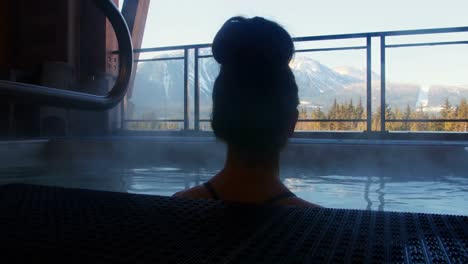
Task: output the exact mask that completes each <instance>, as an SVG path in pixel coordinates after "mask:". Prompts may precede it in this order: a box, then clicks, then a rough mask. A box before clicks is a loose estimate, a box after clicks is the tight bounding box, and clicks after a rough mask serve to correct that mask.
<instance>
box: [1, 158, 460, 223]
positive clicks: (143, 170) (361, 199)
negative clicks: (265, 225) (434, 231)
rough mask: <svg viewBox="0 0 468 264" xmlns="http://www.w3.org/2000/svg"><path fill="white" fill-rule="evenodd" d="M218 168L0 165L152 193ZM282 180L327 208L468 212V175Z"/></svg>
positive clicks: (8, 171) (302, 172) (12, 178)
mask: <svg viewBox="0 0 468 264" xmlns="http://www.w3.org/2000/svg"><path fill="white" fill-rule="evenodd" d="M219 169H220V168H193V167H192V168H183V167H163V166H160V167H158V166H139V167H132V166H116V165H115V164H108V163H98V162H96V163H95V164H92V166H89V164H87V165H86V166H85V165H80V164H68V165H67V164H61V165H59V166H38V165H35V166H24V167H10V168H3V169H0V184H7V183H29V184H41V185H54V186H63V187H73V188H85V189H95V190H108V191H117V192H129V193H140V194H151V195H172V194H173V193H175V192H177V191H180V190H183V189H186V188H190V187H192V186H195V185H198V184H201V183H203V182H205V181H207V180H208V179H210V177H212V176H213V175H214V174H216V172H217V171H218V170H219ZM281 175H282V180H283V182H284V183H285V184H286V185H287V186H288V187H289V188H290V189H291V190H292V191H293V192H294V193H295V194H296V195H297V196H299V197H301V198H303V199H305V200H307V201H311V202H313V203H316V204H320V205H322V206H325V207H331V208H348V209H370V210H384V211H399V212H402V211H403V212H421V213H439V214H455V215H468V206H467V204H468V176H459V175H450V174H449V175H440V176H439V177H434V176H431V177H425V178H424V177H414V175H407V177H405V175H399V176H395V177H392V176H387V175H385V176H382V175H377V174H376V175H367V176H356V175H327V174H320V172H318V171H313V170H310V169H298V168H287V167H286V168H283V169H282V171H281Z"/></svg>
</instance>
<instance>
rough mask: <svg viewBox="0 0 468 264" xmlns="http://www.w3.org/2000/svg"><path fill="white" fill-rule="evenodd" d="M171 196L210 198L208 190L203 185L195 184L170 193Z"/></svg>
mask: <svg viewBox="0 0 468 264" xmlns="http://www.w3.org/2000/svg"><path fill="white" fill-rule="evenodd" d="M172 196H173V197H184V198H193V199H211V196H210V194H209V193H208V191H207V190H206V189H205V187H203V185H197V186H195V187H192V188H190V189H187V190H182V191H179V192H176V193H174V194H173V195H172Z"/></svg>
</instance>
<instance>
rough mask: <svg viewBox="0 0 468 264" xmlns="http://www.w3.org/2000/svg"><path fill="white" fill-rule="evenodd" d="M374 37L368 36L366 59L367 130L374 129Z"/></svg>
mask: <svg viewBox="0 0 468 264" xmlns="http://www.w3.org/2000/svg"><path fill="white" fill-rule="evenodd" d="M371 48H372V38H371V37H370V36H367V38H366V59H367V66H366V67H367V106H366V107H367V118H366V120H367V132H370V131H372V61H371V59H372V57H371V56H372V49H371Z"/></svg>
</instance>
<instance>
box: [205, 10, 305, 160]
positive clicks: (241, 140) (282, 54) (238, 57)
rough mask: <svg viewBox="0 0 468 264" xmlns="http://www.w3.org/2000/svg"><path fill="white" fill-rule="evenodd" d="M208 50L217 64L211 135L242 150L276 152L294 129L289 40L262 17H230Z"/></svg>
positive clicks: (294, 99)
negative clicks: (218, 67) (210, 49)
mask: <svg viewBox="0 0 468 264" xmlns="http://www.w3.org/2000/svg"><path fill="white" fill-rule="evenodd" d="M212 50H213V56H214V58H215V59H216V61H217V62H218V63H219V64H220V65H221V69H220V73H219V75H218V77H217V79H216V81H215V85H214V88H213V114H212V123H211V124H212V127H213V131H214V133H215V135H216V136H217V137H218V138H220V139H222V140H224V141H225V142H226V143H227V144H228V145H229V146H230V147H232V148H236V149H239V150H242V151H249V152H278V151H280V150H281V149H282V147H283V146H284V145H285V144H286V142H287V139H288V137H289V136H290V135H291V133H292V131H293V130H294V126H295V124H296V121H297V105H298V104H299V98H298V89H297V85H296V81H295V79H294V75H293V73H292V71H291V69H290V68H289V62H290V61H291V59H292V57H293V54H294V44H293V41H292V39H291V36H290V35H289V34H288V32H287V31H286V30H285V29H283V28H282V27H281V26H279V25H278V24H276V23H274V22H272V21H269V20H266V19H264V18H261V17H254V18H251V19H247V18H243V17H233V18H230V19H229V20H228V21H227V22H226V23H225V24H224V25H223V27H222V28H221V29H220V30H219V32H218V33H217V35H216V37H215V39H214V41H213V47H212Z"/></svg>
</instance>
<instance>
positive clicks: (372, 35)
mask: <svg viewBox="0 0 468 264" xmlns="http://www.w3.org/2000/svg"><path fill="white" fill-rule="evenodd" d="M457 32H468V27H452V28H433V29H416V30H401V31H383V32H368V33H355V34H338V35H324V36H308V37H298V38H294V39H293V40H294V42H296V43H298V42H310V41H323V40H343V39H364V40H365V41H366V45H365V46H344V47H332V48H317V49H298V50H296V52H297V53H305V52H326V51H338V50H365V51H366V68H367V70H366V97H367V98H366V119H300V120H299V122H366V131H364V133H365V134H369V133H377V134H385V133H387V132H388V131H387V130H386V123H387V122H404V123H410V122H468V119H387V118H386V116H385V113H386V111H385V110H386V107H385V105H386V50H387V49H388V48H405V47H419V46H443V45H467V44H468V41H443V42H419V43H401V44H386V40H387V38H388V37H394V36H409V35H427V34H444V33H457ZM376 39H378V40H380V75H381V76H380V77H381V80H380V84H381V92H380V106H381V108H380V109H381V113H380V130H378V131H372V41H373V40H376ZM210 47H211V45H210V44H195V45H182V46H168V47H159V48H143V49H136V50H134V52H135V53H146V52H159V51H174V50H182V51H183V52H184V56H176V57H163V58H153V59H142V60H138V61H135V62H136V63H138V62H148V61H164V60H171V59H173V60H183V61H184V119H156V120H143V119H140V120H123V122H183V123H184V130H190V120H189V117H190V113H189V100H188V98H189V91H190V89H189V83H188V70H189V69H188V61H189V56H188V54H189V51H193V53H194V62H193V64H194V71H195V72H194V101H193V104H194V125H193V127H194V130H195V131H200V123H202V122H209V121H210V120H209V119H201V118H200V83H199V67H200V66H199V60H200V59H204V58H210V57H212V55H205V54H203V55H202V54H200V50H202V49H207V48H210ZM115 53H118V51H116V52H115ZM320 132H321V133H323V131H320ZM332 133H334V132H332ZM441 134H444V133H441Z"/></svg>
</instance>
